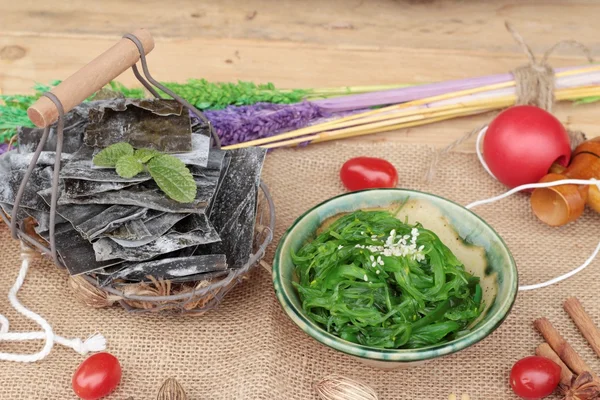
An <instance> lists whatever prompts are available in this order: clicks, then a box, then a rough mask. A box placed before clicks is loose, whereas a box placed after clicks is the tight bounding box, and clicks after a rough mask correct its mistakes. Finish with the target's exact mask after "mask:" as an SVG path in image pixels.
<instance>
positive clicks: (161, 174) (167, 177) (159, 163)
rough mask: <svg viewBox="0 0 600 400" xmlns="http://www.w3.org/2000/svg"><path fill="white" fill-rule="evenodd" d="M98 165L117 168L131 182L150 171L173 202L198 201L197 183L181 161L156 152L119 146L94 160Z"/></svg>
mask: <svg viewBox="0 0 600 400" xmlns="http://www.w3.org/2000/svg"><path fill="white" fill-rule="evenodd" d="M93 162H94V165H97V166H100V167H111V168H112V167H114V168H116V172H117V174H118V175H119V176H120V177H122V178H126V179H131V178H133V177H134V176H136V175H138V174H139V173H141V172H143V171H144V170H145V169H146V168H147V169H148V172H149V173H150V176H152V179H154V181H155V182H156V184H157V185H158V187H159V188H160V189H161V190H162V191H163V192H164V193H165V194H166V195H167V196H168V197H169V198H171V199H173V200H175V201H178V202H180V203H191V202H193V201H194V199H195V198H196V191H197V187H196V181H195V180H194V176H193V175H192V173H191V172H190V170H189V169H188V168H187V167H186V166H185V164H184V162H183V161H181V160H180V159H178V158H176V157H173V156H171V155H168V154H162V153H160V152H158V151H156V150H153V149H137V150H134V149H133V147H132V146H131V145H130V144H129V143H125V142H121V143H115V144H112V145H110V146H108V147H107V148H105V149H104V150H102V151H100V152H99V153H98V154H96V156H95V157H94V160H93Z"/></svg>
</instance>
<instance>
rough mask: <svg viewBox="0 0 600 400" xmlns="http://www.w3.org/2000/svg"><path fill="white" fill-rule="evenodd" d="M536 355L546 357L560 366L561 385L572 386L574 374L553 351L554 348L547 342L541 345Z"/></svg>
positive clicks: (536, 350)
mask: <svg viewBox="0 0 600 400" xmlns="http://www.w3.org/2000/svg"><path fill="white" fill-rule="evenodd" d="M535 354H536V355H537V356H540V357H546V358H548V359H550V360H552V361H554V362H555V363H557V364H558V365H559V366H560V383H562V384H563V385H566V386H569V385H571V380H572V379H573V372H571V370H570V369H569V367H567V366H566V365H565V363H564V362H563V360H561V359H560V357H559V356H558V354H556V353H555V352H554V350H552V347H550V345H549V344H548V343H546V342H544V343H542V344H540V345H539V346H538V347H537V349H535Z"/></svg>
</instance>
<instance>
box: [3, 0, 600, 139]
mask: <svg viewBox="0 0 600 400" xmlns="http://www.w3.org/2000/svg"><path fill="white" fill-rule="evenodd" d="M0 10H1V12H0V89H2V91H3V92H4V93H24V92H29V91H30V88H31V86H32V85H33V83H34V82H47V81H49V80H51V79H64V78H65V77H67V76H68V75H69V74H71V73H72V72H73V71H75V70H77V69H78V68H79V67H81V66H82V65H83V64H85V63H87V62H88V61H89V60H91V59H92V58H94V57H95V56H96V55H98V54H99V53H101V52H102V51H104V50H105V49H106V48H108V47H109V46H111V45H112V44H113V43H114V42H115V41H116V40H117V39H118V38H119V37H120V36H121V35H122V34H123V33H125V32H128V31H131V30H133V29H135V28H137V27H140V26H142V27H146V28H148V29H149V30H150V31H151V32H152V33H153V35H154V36H155V37H156V41H157V45H156V49H155V50H154V52H153V53H152V54H151V55H150V57H149V63H150V66H151V71H152V73H153V75H154V76H155V77H156V78H158V79H160V80H165V81H184V80H185V79H187V78H192V77H194V78H206V79H208V80H214V81H235V80H237V79H242V80H251V81H255V82H267V81H269V82H273V83H275V84H276V85H277V86H280V87H323V86H342V85H375V84H393V83H411V82H414V83H422V82H434V81H441V80H448V79H456V78H466V77H474V76H480V75H488V74H494V73H503V72H507V71H509V70H511V69H513V68H515V67H517V66H519V65H521V64H523V63H524V62H526V57H525V56H524V54H523V53H522V50H521V49H520V48H519V46H518V45H517V44H516V43H515V42H514V40H513V39H512V37H511V36H510V34H508V33H507V32H506V29H505V27H504V22H505V21H507V20H508V21H510V22H512V23H513V25H514V26H515V27H516V28H517V29H518V30H519V31H520V32H521V34H522V35H523V36H524V37H525V39H526V40H527V42H528V43H529V44H530V46H531V47H532V48H533V49H534V51H535V52H536V53H541V52H543V51H545V50H546V49H547V48H549V47H550V46H552V45H553V44H554V43H555V42H557V41H559V40H561V39H576V40H578V41H580V42H582V43H584V44H586V45H587V46H588V47H589V48H590V49H592V51H594V52H595V53H599V52H600V36H598V35H597V34H596V33H597V30H596V26H597V22H596V16H597V15H600V2H597V1H568V0H564V1H552V2H549V1H507V0H499V1H489V2H483V1H482V2H479V1H459V0H443V1H416V0H414V1H391V0H370V1H360V0H356V1H350V0H347V1H346V0H330V1H327V0H319V1H317V0H314V1H313V0H307V1H302V2H298V1H292V0H289V1H288V0H285V1H284V0H282V1H275V0H248V1H244V2H240V1H235V0H226V1H219V2H214V1H212V2H208V1H170V2H165V1H154V0H150V1H144V2H143V5H141V2H134V1H116V0H104V1H101V2H88V1H47V2H39V1H20V2H15V1H9V0H0ZM551 62H552V65H553V66H557V67H559V66H568V65H580V64H584V63H585V59H584V58H583V57H582V56H581V54H580V52H579V51H577V50H575V49H573V48H561V49H559V50H558V51H557V52H556V54H555V55H554V56H553V57H552V58H551ZM119 80H120V81H122V82H123V83H125V84H128V85H133V84H136V82H135V79H134V77H133V76H132V74H131V73H129V72H128V73H126V74H124V75H123V76H122V77H121V78H120V79H119ZM597 110H598V106H597V105H586V106H573V105H571V104H563V105H560V106H559V107H558V108H557V110H556V113H557V116H558V117H559V118H560V119H561V120H562V121H563V122H564V123H566V124H568V125H569V126H570V127H571V128H573V129H580V130H583V131H585V132H586V133H587V134H588V136H597V135H598V134H599V132H600V129H599V128H600V123H599V122H598V119H597V118H596V117H595V114H596V113H597ZM489 118H490V116H478V117H469V118H462V119H459V120H454V121H449V122H443V123H438V124H435V125H430V126H425V127H418V128H411V129H405V130H400V131H396V132H391V133H385V134H378V135H371V136H366V137H362V138H355V139H351V140H361V141H373V140H376V141H381V140H394V141H402V142H409V143H426V144H431V145H434V146H443V145H446V144H448V143H450V142H451V141H453V140H455V139H456V138H458V137H460V136H462V135H463V134H465V133H466V132H468V131H470V130H472V129H473V128H474V127H476V126H480V125H482V124H483V123H485V121H487V120H489ZM460 150H464V151H472V150H473V143H472V141H470V142H467V143H465V144H464V145H462V146H461V147H460Z"/></svg>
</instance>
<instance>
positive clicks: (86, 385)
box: [72, 353, 121, 400]
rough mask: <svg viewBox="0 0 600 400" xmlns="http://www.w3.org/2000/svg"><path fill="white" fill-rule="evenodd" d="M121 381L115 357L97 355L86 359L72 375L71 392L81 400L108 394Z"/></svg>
mask: <svg viewBox="0 0 600 400" xmlns="http://www.w3.org/2000/svg"><path fill="white" fill-rule="evenodd" d="M120 381H121V365H120V364H119V360H117V359H116V357H115V356H113V355H111V354H108V353H97V354H94V355H93V356H91V357H89V358H88V359H86V360H85V361H84V362H82V363H81V365H80V366H79V367H78V368H77V371H75V374H74V375H73V381H72V385H73V390H74V391H75V394H76V395H77V396H79V398H81V399H83V400H97V399H99V398H101V397H104V396H107V395H108V394H110V393H111V392H112V391H113V390H115V388H116V387H117V385H118V384H119V382H120Z"/></svg>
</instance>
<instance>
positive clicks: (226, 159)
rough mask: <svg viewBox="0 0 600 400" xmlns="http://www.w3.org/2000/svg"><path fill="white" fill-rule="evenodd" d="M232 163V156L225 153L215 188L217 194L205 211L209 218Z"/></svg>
mask: <svg viewBox="0 0 600 400" xmlns="http://www.w3.org/2000/svg"><path fill="white" fill-rule="evenodd" d="M230 163H231V157H230V156H229V155H228V154H225V157H224V158H223V161H222V165H221V173H220V174H219V180H218V181H217V188H216V189H215V195H214V196H213V198H212V201H211V202H210V203H209V204H208V207H206V211H205V213H206V215H207V216H208V218H209V219H210V216H211V214H212V208H213V206H214V204H215V201H216V199H217V196H218V195H219V192H220V191H221V186H222V185H223V181H224V180H225V176H226V175H227V172H228V171H229V164H230ZM192 173H193V172H192Z"/></svg>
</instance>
